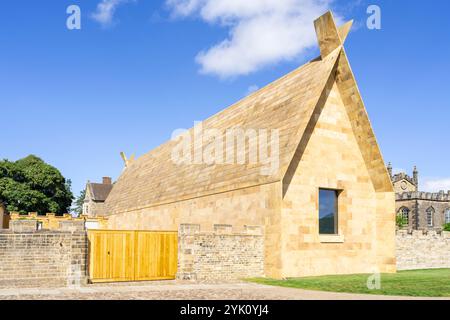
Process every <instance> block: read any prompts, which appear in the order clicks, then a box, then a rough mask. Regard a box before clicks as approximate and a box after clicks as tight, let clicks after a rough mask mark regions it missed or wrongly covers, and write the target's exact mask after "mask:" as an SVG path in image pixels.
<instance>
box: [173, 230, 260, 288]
mask: <svg viewBox="0 0 450 320" xmlns="http://www.w3.org/2000/svg"><path fill="white" fill-rule="evenodd" d="M232 228H233V227H232V226H231V225H215V226H214V231H213V232H202V231H201V230H200V225H196V224H183V225H181V226H180V230H179V237H178V275H177V277H178V278H179V279H182V280H199V281H204V280H214V281H218V280H236V279H244V278H250V277H261V276H263V275H264V236H263V231H262V228H261V227H250V226H246V227H245V229H244V231H243V232H241V233H233V230H232Z"/></svg>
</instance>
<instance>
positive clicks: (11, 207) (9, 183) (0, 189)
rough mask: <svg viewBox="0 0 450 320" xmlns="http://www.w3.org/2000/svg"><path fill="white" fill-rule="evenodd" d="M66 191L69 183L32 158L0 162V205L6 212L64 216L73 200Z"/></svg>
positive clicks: (57, 171) (37, 159)
mask: <svg viewBox="0 0 450 320" xmlns="http://www.w3.org/2000/svg"><path fill="white" fill-rule="evenodd" d="M70 189H71V182H70V180H66V179H65V178H64V177H63V176H62V174H61V173H60V172H59V170H58V169H56V168H55V167H53V166H51V165H49V164H47V163H45V162H44V161H42V160H41V159H40V158H38V157H36V156H33V155H30V156H28V157H26V158H23V159H20V160H18V161H16V162H11V161H8V160H3V161H0V201H1V202H3V204H4V205H5V206H6V209H7V210H8V211H10V212H20V213H28V212H38V213H39V214H45V213H47V212H52V213H56V214H63V213H66V212H68V210H69V209H70V205H71V203H72V200H73V194H72V192H71V190H70Z"/></svg>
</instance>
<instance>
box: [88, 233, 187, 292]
mask: <svg viewBox="0 0 450 320" xmlns="http://www.w3.org/2000/svg"><path fill="white" fill-rule="evenodd" d="M88 236H89V276H90V280H91V281H92V282H94V283H95V282H118V281H144V280H169V279H175V276H176V273H177V251H178V250H177V249H178V233H177V232H156V231H155V232H154V231H119V230H89V231H88Z"/></svg>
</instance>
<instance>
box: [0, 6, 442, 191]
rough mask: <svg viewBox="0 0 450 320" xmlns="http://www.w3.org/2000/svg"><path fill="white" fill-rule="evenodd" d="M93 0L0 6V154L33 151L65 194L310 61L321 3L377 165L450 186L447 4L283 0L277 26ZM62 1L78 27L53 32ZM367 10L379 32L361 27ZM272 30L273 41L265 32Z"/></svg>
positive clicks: (235, 14) (62, 14)
mask: <svg viewBox="0 0 450 320" xmlns="http://www.w3.org/2000/svg"><path fill="white" fill-rule="evenodd" d="M101 1H102V0H89V1H88V0H83V1H76V0H58V1H52V0H43V1H34V0H27V1H25V0H15V1H2V3H1V5H0V41H1V42H0V43H1V45H0V48H1V49H0V109H1V125H0V130H1V131H0V132H1V137H2V138H1V139H0V157H1V158H8V159H10V160H16V159H19V158H21V157H24V156H26V155H28V154H36V155H38V156H40V157H42V158H43V159H44V160H45V161H47V162H49V163H51V164H53V165H54V166H56V167H58V168H59V169H60V170H61V171H62V173H63V174H64V175H65V176H66V177H67V178H70V179H71V180H72V181H73V189H74V193H76V194H78V192H79V191H80V190H81V189H82V188H83V187H84V184H85V182H86V180H88V179H89V180H91V181H96V180H98V181H100V180H101V177H102V176H112V177H113V178H117V177H118V176H119V174H120V172H121V170H122V168H123V162H122V160H121V158H120V156H119V152H120V151H125V152H126V153H127V154H128V155H130V154H132V153H136V155H137V156H139V155H142V154H144V153H146V152H148V151H150V150H151V149H153V148H154V147H156V146H158V145H160V144H161V143H163V142H165V141H167V140H169V139H170V137H171V134H172V132H173V131H174V130H175V129H177V128H189V127H192V126H193V123H194V121H196V120H202V119H205V118H207V117H209V116H211V115H213V114H215V113H216V112H218V111H220V110H222V109H224V108H226V107H227V106H229V105H230V104H232V103H233V102H236V101H237V100H239V99H241V98H243V97H244V96H245V95H246V94H247V93H248V91H249V89H252V88H256V87H259V88H260V87H263V86H264V85H266V84H268V83H270V82H272V81H273V80H275V79H277V78H278V77H280V76H282V75H284V74H285V73H287V72H289V71H291V70H293V69H295V68H296V67H298V66H300V65H302V64H303V63H305V62H306V61H308V60H309V59H312V58H314V57H315V56H317V55H318V54H319V53H318V48H317V46H316V45H311V41H312V40H311V34H310V33H308V32H309V29H308V27H305V26H308V25H309V24H310V25H311V26H312V23H313V21H312V20H313V15H316V12H318V11H320V10H321V9H322V8H325V7H330V8H332V9H333V11H334V12H335V13H336V15H337V16H338V17H340V18H341V19H343V20H348V19H355V20H356V28H355V29H354V31H353V32H352V33H351V34H350V36H349V38H348V40H347V42H346V50H347V53H348V56H349V58H350V61H351V63H352V67H353V70H354V73H355V75H356V78H357V80H358V82H359V86H360V90H361V92H362V95H363V98H364V100H365V103H366V107H367V109H368V112H369V115H370V118H371V121H372V124H373V127H374V130H375V133H376V135H377V138H378V141H379V144H380V146H381V149H382V153H383V155H384V158H385V160H386V161H391V162H392V163H393V166H394V168H397V169H405V170H407V171H408V172H410V171H411V170H412V166H413V165H417V166H418V167H419V171H420V174H421V178H422V181H421V182H422V189H428V190H432V189H433V190H434V189H441V188H442V189H446V190H447V189H450V166H449V163H448V159H450V148H449V147H448V141H449V137H450V135H449V133H448V132H449V119H450V99H449V98H448V91H449V90H450V81H449V77H448V75H449V74H450V61H449V57H450V20H449V19H448V16H447V15H448V12H449V11H450V2H449V1H447V0H434V1H423V2H421V3H420V4H419V2H416V1H406V0H395V1H393V0H386V1H371V2H368V1H338V0H337V1H334V2H333V3H329V1H325V2H326V3H325V4H323V3H321V4H320V5H316V3H318V2H319V1H318V0H317V1H316V0H307V1H305V0H293V1H292V2H293V3H297V4H298V5H297V6H296V7H295V8H293V9H292V12H294V13H295V14H292V15H289V19H291V20H289V21H288V20H283V21H282V22H280V21H278V22H277V19H272V18H273V17H272V16H271V13H267V12H265V13H262V14H261V13H259V12H256V13H255V11H258V10H259V8H261V7H260V6H258V0H251V1H250V0H249V1H248V2H246V3H248V4H249V6H248V7H246V8H243V9H242V8H238V10H237V11H232V10H233V9H230V10H231V11H230V10H229V11H226V10H219V9H220V8H219V9H218V7H217V6H215V5H216V4H219V5H220V2H223V1H217V3H214V0H202V1H199V2H198V3H197V7H195V6H191V7H189V6H186V5H187V4H189V0H167V1H156V0H155V1H144V0H134V1H126V0H103V1H104V2H105V3H104V4H103V5H105V4H108V3H106V2H110V1H112V3H109V5H111V6H112V7H105V6H103V7H102V6H100V7H98V5H99V3H100V2H101ZM191 1H192V0H191ZM232 2H233V1H232ZM234 2H236V1H234ZM269 2H270V1H269ZM285 2H286V1H285ZM199 3H200V4H199ZM201 3H203V4H201ZM286 3H287V2H286ZM72 4H75V5H78V6H80V8H81V11H82V12H81V21H82V28H81V30H68V29H67V28H66V19H67V17H68V15H67V14H66V8H67V7H68V6H69V5H72ZM191 4H193V2H192V3H191ZM252 4H253V5H252ZM370 4H376V5H378V6H379V7H380V8H381V12H382V29H381V30H369V29H368V28H367V27H366V19H367V18H368V14H367V13H366V9H367V7H368V6H369V5H370ZM302 5H304V6H305V8H303V7H302ZM108 8H109V9H111V8H113V9H115V10H108ZM222 9H223V8H222ZM228 9H229V8H228ZM244 9H245V10H244ZM277 10H278V9H277ZM279 10H283V9H279ZM305 12H306V13H305ZM95 13H97V15H95ZM255 17H256V18H255ZM261 17H262V20H263V21H269V22H267V23H261V19H260V20H258V19H259V18H261ZM295 19H300V20H299V21H297V20H295ZM288 22H289V23H292V25H288V28H286V23H288ZM283 23H284V25H283ZM289 26H293V27H289ZM296 28H298V32H295V31H297V29H296ZM273 30H275V31H276V32H279V34H276V33H275V35H276V37H275V38H279V36H280V35H281V36H282V37H283V39H284V40H285V42H280V43H278V44H280V45H279V46H278V47H277V46H274V45H271V44H272V43H271V42H270V41H273V40H274V41H275V42H276V41H279V39H273V38H270V37H266V38H265V36H267V34H271V32H272V31H273ZM275 31H274V32H275ZM293 31H294V32H293ZM283 32H286V33H288V34H286V37H284V36H285V35H284V34H283ZM224 40H228V41H226V42H223V41H224ZM313 41H315V38H313ZM220 43H222V46H217V45H218V44H220ZM279 47H280V48H281V49H282V50H278V51H277V50H275V49H276V48H279ZM274 48H275V49H274ZM236 55H237V56H239V57H245V58H239V59H233V58H234V57H236ZM236 60H238V61H236Z"/></svg>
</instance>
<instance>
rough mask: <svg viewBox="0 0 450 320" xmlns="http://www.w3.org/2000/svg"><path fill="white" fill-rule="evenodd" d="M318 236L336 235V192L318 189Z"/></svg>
mask: <svg viewBox="0 0 450 320" xmlns="http://www.w3.org/2000/svg"><path fill="white" fill-rule="evenodd" d="M319 234H324V235H327V234H331V235H336V234H338V191H336V190H327V189H319Z"/></svg>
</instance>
